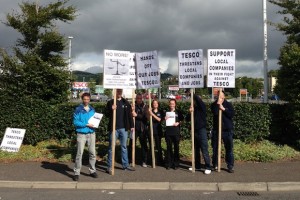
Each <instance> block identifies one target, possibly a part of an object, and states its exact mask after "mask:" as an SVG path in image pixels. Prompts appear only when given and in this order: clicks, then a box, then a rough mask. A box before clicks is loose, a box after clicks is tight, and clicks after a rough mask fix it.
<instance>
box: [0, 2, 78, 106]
mask: <svg viewBox="0 0 300 200" xmlns="http://www.w3.org/2000/svg"><path fill="white" fill-rule="evenodd" d="M66 3H67V1H58V2H55V3H49V4H47V5H45V6H39V5H37V4H35V3H30V2H23V3H21V4H20V5H19V6H20V8H21V11H20V13H17V12H13V13H12V14H7V16H6V18H7V22H5V24H6V25H7V26H8V27H11V28H13V29H15V30H16V31H18V32H19V33H20V35H21V37H20V38H18V39H17V40H16V44H15V46H14V47H13V55H8V54H7V53H6V52H5V51H4V50H1V57H2V62H3V66H2V67H1V69H2V70H1V81H0V88H1V90H2V91H1V94H5V95H9V96H13V95H18V97H22V96H23V97H28V96H30V97H31V98H37V99H41V100H45V101H50V102H62V101H65V100H66V99H67V94H68V88H69V80H70V75H69V72H68V70H67V68H66V67H67V65H66V62H65V59H64V58H63V57H62V53H63V51H64V50H65V48H66V44H67V40H66V38H65V36H64V35H62V34H60V33H59V32H58V29H57V25H56V23H57V21H62V22H70V21H73V20H74V19H75V17H76V16H75V12H76V8H75V7H73V6H66Z"/></svg>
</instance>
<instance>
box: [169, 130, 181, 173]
mask: <svg viewBox="0 0 300 200" xmlns="http://www.w3.org/2000/svg"><path fill="white" fill-rule="evenodd" d="M179 140H180V136H179V135H166V143H167V155H166V167H179ZM173 146H174V151H173Z"/></svg>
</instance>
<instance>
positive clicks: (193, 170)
mask: <svg viewBox="0 0 300 200" xmlns="http://www.w3.org/2000/svg"><path fill="white" fill-rule="evenodd" d="M190 93H191V107H192V112H191V138H192V172H193V173H195V171H196V170H195V134H194V132H195V130H194V89H191V90H190Z"/></svg>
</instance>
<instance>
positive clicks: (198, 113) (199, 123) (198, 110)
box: [186, 95, 206, 130]
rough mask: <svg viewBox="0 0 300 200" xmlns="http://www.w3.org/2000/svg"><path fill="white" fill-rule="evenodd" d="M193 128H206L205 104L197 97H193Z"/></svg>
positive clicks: (189, 117)
mask: <svg viewBox="0 0 300 200" xmlns="http://www.w3.org/2000/svg"><path fill="white" fill-rule="evenodd" d="M194 101H195V103H194V104H195V106H194V128H195V129H196V130H197V129H202V128H206V106H205V103H204V102H203V101H202V99H201V98H200V97H199V96H198V95H194ZM186 119H187V120H189V121H191V114H190V113H189V114H188V116H187V118H186Z"/></svg>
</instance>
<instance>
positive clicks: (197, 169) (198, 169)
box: [189, 167, 201, 171]
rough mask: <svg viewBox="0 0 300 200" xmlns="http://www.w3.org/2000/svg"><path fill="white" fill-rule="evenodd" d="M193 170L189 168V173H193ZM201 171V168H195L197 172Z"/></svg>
mask: <svg viewBox="0 0 300 200" xmlns="http://www.w3.org/2000/svg"><path fill="white" fill-rule="evenodd" d="M192 170H193V168H192V167H190V168H189V171H192ZM200 170H201V169H200V168H195V171H200Z"/></svg>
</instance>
